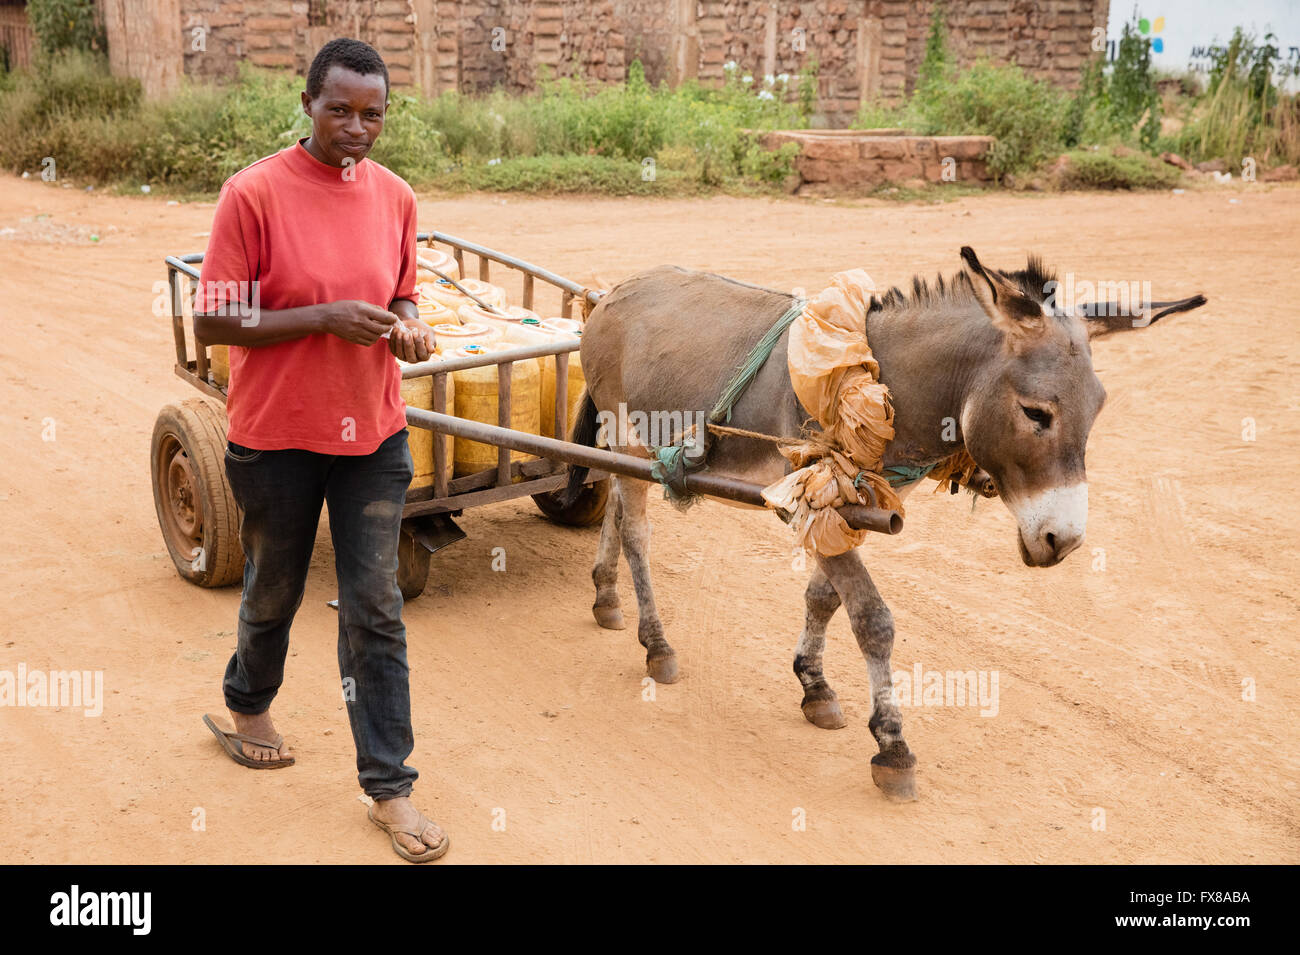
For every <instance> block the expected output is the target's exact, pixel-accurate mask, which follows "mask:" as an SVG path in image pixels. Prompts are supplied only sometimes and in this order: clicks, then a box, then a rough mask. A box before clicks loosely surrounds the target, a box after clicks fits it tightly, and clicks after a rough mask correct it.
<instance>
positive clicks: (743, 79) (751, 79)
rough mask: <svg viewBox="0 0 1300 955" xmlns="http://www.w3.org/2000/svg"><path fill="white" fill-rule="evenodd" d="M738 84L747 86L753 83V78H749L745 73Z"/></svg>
mask: <svg viewBox="0 0 1300 955" xmlns="http://www.w3.org/2000/svg"><path fill="white" fill-rule="evenodd" d="M740 82H742V83H744V84H745V85H746V86H748V85H749V84H750V83H752V82H754V78H753V77H752V76H750V75H749V74H748V73H746V74H745V75H744V76H742V77H741V78H740Z"/></svg>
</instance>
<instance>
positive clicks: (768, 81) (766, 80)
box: [763, 73, 776, 86]
mask: <svg viewBox="0 0 1300 955" xmlns="http://www.w3.org/2000/svg"><path fill="white" fill-rule="evenodd" d="M775 82H776V77H775V76H773V75H772V74H771V73H768V74H767V75H766V76H765V77H763V85H764V86H771V85H772V84H773V83H775Z"/></svg>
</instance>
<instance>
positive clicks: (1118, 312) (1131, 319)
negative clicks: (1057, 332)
mask: <svg viewBox="0 0 1300 955" xmlns="http://www.w3.org/2000/svg"><path fill="white" fill-rule="evenodd" d="M1205 303H1206V298H1205V296H1204V295H1193V296H1192V297H1191V298H1184V299H1180V300H1179V301H1177V302H1150V303H1148V304H1146V305H1143V306H1142V307H1141V309H1140V310H1139V311H1138V314H1136V315H1132V314H1130V311H1131V309H1127V308H1124V307H1123V303H1121V302H1089V303H1088V304H1087V305H1081V306H1079V314H1080V315H1081V316H1083V318H1084V319H1085V320H1086V321H1087V323H1088V337H1089V338H1101V337H1102V336H1103V335H1111V334H1114V333H1115V332H1125V331H1130V330H1132V329H1134V328H1146V327H1147V326H1148V325H1151V324H1153V323H1155V322H1158V321H1159V320H1160V319H1162V318H1164V317H1165V316H1166V315H1172V314H1174V313H1175V312H1190V311H1191V310H1192V309H1194V308H1200V307H1201V306H1202V305H1204V304H1205Z"/></svg>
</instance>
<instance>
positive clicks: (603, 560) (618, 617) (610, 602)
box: [591, 477, 626, 630]
mask: <svg viewBox="0 0 1300 955" xmlns="http://www.w3.org/2000/svg"><path fill="white" fill-rule="evenodd" d="M621 484H622V482H621V481H620V480H619V479H618V478H616V477H615V478H611V479H610V487H609V500H607V501H606V502H605V521H604V523H602V524H601V525H600V545H599V546H598V547H597V548H596V563H595V566H593V567H592V568H591V579H592V581H593V582H594V583H595V585H596V602H595V603H594V604H592V605H591V612H592V614H593V615H594V616H595V617H596V623H598V624H600V625H601V626H602V627H604V628H605V629H606V630H622V629H623V628H624V626H626V625H625V624H624V623H623V611H622V609H621V608H620V607H619V599H618V555H619V551H620V550H621V544H620V541H619V537H620V535H621V534H622V531H621V530H620V529H619V525H620V524H622V522H623V495H622V493H621V487H620V485H621Z"/></svg>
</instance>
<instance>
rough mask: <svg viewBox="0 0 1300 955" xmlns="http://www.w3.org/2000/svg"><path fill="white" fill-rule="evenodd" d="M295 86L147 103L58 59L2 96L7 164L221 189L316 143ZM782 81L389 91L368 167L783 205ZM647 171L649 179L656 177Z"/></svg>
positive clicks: (639, 76)
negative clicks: (275, 157) (273, 157)
mask: <svg viewBox="0 0 1300 955" xmlns="http://www.w3.org/2000/svg"><path fill="white" fill-rule="evenodd" d="M302 87H303V82H302V80H301V79H300V78H297V77H293V76H290V75H288V74H285V73H282V72H270V71H259V70H256V69H252V68H248V67H245V68H243V69H242V70H241V72H240V75H239V78H238V81H237V82H234V83H231V84H229V85H226V86H221V87H214V86H201V85H197V84H189V83H186V84H185V85H184V87H183V88H182V89H181V91H180V92H178V93H177V94H176V95H174V96H172V97H170V98H168V99H166V100H163V101H159V102H147V101H144V100H142V98H141V96H140V90H139V85H138V84H137V83H136V82H135V81H133V80H122V79H118V78H115V77H112V76H110V75H109V73H108V69H107V65H106V62H105V60H104V58H103V57H102V56H96V55H92V54H87V53H77V52H64V53H61V54H58V55H54V56H49V57H43V58H41V60H40V62H39V63H38V64H37V66H36V67H35V68H34V69H32V70H31V71H28V72H23V73H17V74H12V75H9V76H6V77H5V79H4V81H3V82H2V83H0V111H3V112H4V114H5V115H7V116H9V117H11V119H12V122H13V123H14V125H15V128H18V129H22V130H23V135H22V136H14V137H9V138H7V139H0V166H3V167H5V168H8V169H10V170H13V171H15V172H21V171H32V172H36V171H39V170H40V168H41V163H42V161H43V160H44V158H45V157H47V156H48V157H53V158H54V160H55V162H56V168H57V171H58V174H59V176H60V177H61V178H65V179H68V180H72V181H75V182H77V183H78V184H94V185H96V186H104V185H118V186H122V185H125V186H128V187H133V188H138V187H139V186H140V185H141V184H145V183H148V184H150V185H151V186H152V187H153V188H156V189H159V190H161V191H164V192H169V193H187V194H193V193H202V192H207V193H211V192H215V191H216V190H217V189H218V188H220V186H221V183H222V182H224V181H225V180H226V178H228V177H229V176H230V175H231V174H232V173H234V172H236V171H238V170H239V169H242V168H243V167H244V166H247V165H248V164H249V163H251V162H253V161H255V160H257V159H259V158H261V157H263V156H266V155H269V154H271V153H273V152H275V151H276V150H279V149H282V148H284V147H285V146H288V145H290V144H291V143H293V142H294V141H295V140H296V139H298V138H301V137H303V136H306V135H308V134H309V133H310V120H308V118H307V117H306V116H305V115H304V114H303V112H302V110H301V107H300V105H299V92H300V90H301V89H302ZM796 99H797V91H796V89H795V88H794V86H793V85H792V84H791V82H790V79H789V78H788V77H781V78H775V77H774V78H771V79H769V80H767V81H759V82H756V81H755V80H754V78H753V77H749V76H745V75H742V74H741V73H740V71H738V70H737V69H735V68H734V66H732V65H729V67H728V69H727V70H726V81H725V83H724V84H723V86H722V87H721V88H720V89H705V88H702V87H700V86H699V85H698V84H694V83H688V84H683V85H682V86H681V87H679V88H677V89H675V90H669V89H668V88H667V87H666V86H660V87H659V88H652V87H650V86H649V84H647V83H646V81H645V77H644V74H643V72H642V71H641V69H640V64H639V63H634V64H633V65H632V67H631V68H630V70H629V77H628V80H627V82H626V83H624V84H622V85H618V86H592V85H589V84H587V83H584V82H583V81H581V80H577V79H559V80H556V79H543V80H542V81H541V83H540V84H539V89H538V90H537V91H536V92H535V93H532V94H528V95H523V96H510V95H507V94H505V93H503V92H500V91H497V92H494V93H490V94H486V95H482V96H469V95H464V94H460V93H445V94H443V95H441V96H437V97H434V98H431V99H423V98H420V97H418V96H413V95H410V94H408V93H404V92H400V91H394V92H393V95H392V105H391V107H390V109H389V113H388V117H387V120H386V123H385V128H384V133H383V135H382V136H381V137H380V139H379V140H378V142H377V143H376V144H375V149H374V152H373V154H372V155H373V157H374V159H375V160H376V161H377V162H380V163H382V164H384V165H385V166H388V167H389V168H390V169H392V170H393V171H394V172H396V173H397V174H398V175H400V176H402V177H403V178H405V179H406V180H407V181H408V182H410V183H411V184H412V185H413V186H416V187H417V188H435V189H446V190H449V191H460V190H465V189H491V190H500V191H521V192H529V193H569V192H597V193H607V194H610V195H638V194H647V195H648V194H657V193H671V194H688V193H691V192H695V191H700V190H702V189H703V190H708V189H721V190H724V191H742V192H749V191H755V190H757V191H760V192H762V191H766V192H775V191H776V190H777V189H779V187H780V185H781V184H782V183H783V182H784V181H785V180H786V178H787V177H788V176H790V174H791V172H792V171H793V159H794V155H795V153H796V152H797V147H795V146H793V145H787V146H786V147H783V148H782V149H781V150H777V151H768V150H766V149H763V148H762V147H761V146H759V144H758V142H757V135H756V134H757V133H759V132H762V131H764V130H769V129H788V128H801V127H804V126H806V125H807V116H806V115H805V114H804V113H803V112H801V111H800V107H799V105H798V103H797V102H796V101H795V100H796ZM651 170H652V171H651Z"/></svg>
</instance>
